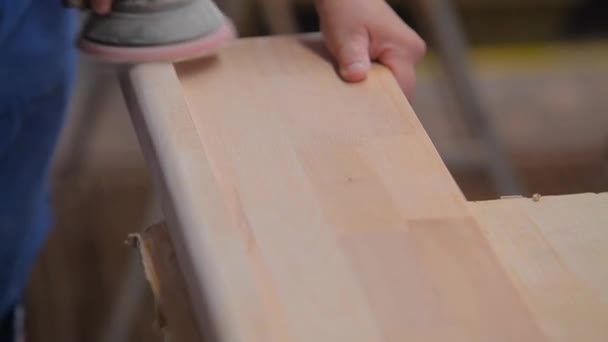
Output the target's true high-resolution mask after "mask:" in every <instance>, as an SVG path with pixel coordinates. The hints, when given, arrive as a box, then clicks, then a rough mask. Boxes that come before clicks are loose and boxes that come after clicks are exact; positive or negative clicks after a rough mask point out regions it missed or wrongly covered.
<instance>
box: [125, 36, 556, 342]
mask: <svg viewBox="0 0 608 342" xmlns="http://www.w3.org/2000/svg"><path fill="white" fill-rule="evenodd" d="M124 88H125V94H126V97H127V100H128V103H129V107H130V110H131V113H132V114H133V117H134V122H135V126H136V129H137V131H138V134H139V137H140V140H141V142H142V144H143V147H144V150H145V151H146V153H147V155H148V156H147V157H148V160H149V163H150V165H151V166H152V168H153V169H154V170H155V171H156V173H157V179H158V180H159V181H160V185H161V187H162V189H163V192H164V194H165V196H164V199H165V203H164V205H165V208H164V210H165V212H166V214H167V218H168V223H169V225H170V227H171V235H172V238H173V239H174V241H175V243H176V245H177V251H176V252H177V254H178V258H179V260H180V263H181V264H182V268H183V269H184V270H186V271H185V273H186V274H185V275H186V278H187V282H188V289H189V291H190V296H191V297H192V298H193V305H194V309H195V310H196V311H197V316H198V317H199V320H200V322H199V324H201V325H202V324H204V325H205V326H208V327H212V328H213V331H214V336H213V338H214V339H215V340H219V341H265V342H266V341H311V340H314V341H366V342H370V341H404V340H408V341H445V340H450V341H543V340H544V338H545V337H544V336H543V334H542V332H541V331H540V329H539V327H538V326H537V323H536V322H535V319H534V317H533V316H532V314H531V312H530V311H529V309H528V307H527V305H526V303H525V302H524V301H523V300H522V298H521V297H520V295H519V294H518V293H517V290H516V288H515V287H514V286H513V284H512V282H511V281H510V278H509V276H508V275H507V273H506V272H505V271H504V269H503V266H502V265H501V263H500V262H499V261H498V259H497V258H496V255H495V253H494V252H493V251H492V250H491V248H490V245H489V244H488V242H487V240H486V238H485V236H484V235H483V234H482V231H481V229H480V226H479V225H478V223H477V221H476V220H475V219H474V218H473V216H472V214H471V213H470V211H469V209H468V207H467V205H466V203H465V200H464V197H463V196H462V194H461V192H460V191H459V189H458V187H457V186H456V184H455V183H454V181H453V179H452V178H451V176H450V175H449V173H448V171H447V170H446V168H445V166H444V165H443V163H442V162H441V160H440V158H439V156H438V155H437V152H436V151H435V149H434V147H433V145H432V144H431V142H430V140H429V139H428V137H427V135H426V133H425V131H424V129H423V128H422V127H421V125H420V123H419V121H418V119H417V118H416V116H415V114H414V113H413V111H412V110H411V108H410V106H409V104H408V102H407V100H406V99H405V97H404V96H403V95H402V94H401V92H400V90H399V88H398V86H397V84H396V82H395V81H394V79H393V77H392V76H391V75H390V73H389V72H388V71H387V70H386V69H384V68H382V67H380V66H374V68H373V70H372V72H371V74H370V76H369V78H368V79H367V80H366V81H365V82H363V83H360V84H345V83H343V82H342V81H341V80H340V79H339V78H338V77H337V76H336V74H335V72H334V67H333V65H332V63H331V62H329V61H328V59H327V55H326V53H325V52H324V51H323V50H322V49H321V48H320V42H319V41H318V40H317V39H316V38H315V37H303V38H297V37H275V38H258V39H248V40H242V41H238V42H236V43H234V44H232V45H231V46H229V47H227V48H226V49H224V50H223V51H222V52H221V53H220V54H219V56H217V57H216V58H214V59H211V60H200V61H195V62H190V63H186V64H178V65H176V66H175V69H174V67H173V66H171V65H167V64H156V65H140V66H137V67H135V68H133V69H132V70H131V71H130V72H129V73H128V75H127V78H126V79H125V80H124ZM204 312H208V313H209V315H207V316H205V315H202V313H204ZM198 313H201V315H199V314H198ZM207 330H208V329H207Z"/></svg>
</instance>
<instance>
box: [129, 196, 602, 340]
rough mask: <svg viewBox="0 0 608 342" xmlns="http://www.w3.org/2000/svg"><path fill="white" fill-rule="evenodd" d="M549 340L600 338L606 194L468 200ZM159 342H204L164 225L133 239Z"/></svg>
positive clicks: (153, 227)
mask: <svg viewBox="0 0 608 342" xmlns="http://www.w3.org/2000/svg"><path fill="white" fill-rule="evenodd" d="M469 206H470V207H471V209H472V210H473V212H474V213H475V215H476V216H477V217H478V218H479V220H480V222H481V223H482V227H483V232H484V235H485V236H486V237H487V238H488V240H489V241H490V244H491V245H492V248H493V250H494V251H495V252H496V254H497V256H498V258H499V260H500V262H501V264H502V265H503V266H504V267H505V268H506V269H507V271H508V274H509V277H510V279H511V280H512V281H513V282H514V283H515V284H516V286H517V289H518V291H519V292H520V293H521V295H522V297H524V298H525V300H526V304H527V305H528V306H529V308H530V310H531V311H532V312H533V314H534V319H535V320H536V321H537V322H538V323H539V324H540V326H541V327H542V330H543V332H544V333H545V334H546V336H547V337H548V338H549V339H548V340H549V341H555V342H561V341H563V342H567V341H568V342H569V341H604V340H605V339H606V337H607V336H608V324H607V323H608V267H606V263H607V261H608V249H607V248H606V246H607V245H608V193H602V194H592V193H585V194H575V195H561V196H548V197H542V198H534V199H533V198H523V197H519V198H517V197H513V198H505V199H498V200H492V201H483V202H469ZM137 241H138V242H139V243H138V246H139V250H140V253H141V256H142V264H143V267H144V269H145V271H146V275H147V277H148V280H149V282H150V286H151V288H152V291H153V293H154V297H155V298H156V302H157V303H158V312H157V313H158V324H159V326H160V328H161V329H162V331H163V332H164V335H165V337H166V340H167V341H183V342H201V341H204V340H203V339H202V338H201V336H200V334H199V331H198V328H197V327H196V319H195V318H194V316H193V309H192V307H191V304H190V303H191V300H190V298H189V297H188V294H187V291H186V287H185V284H184V279H183V275H182V274H181V269H180V266H179V264H178V263H177V260H176V256H175V251H174V248H173V244H172V242H171V237H170V236H169V232H168V231H167V227H166V226H165V225H164V224H158V225H155V226H152V227H150V228H149V229H148V230H146V231H145V232H143V234H141V235H137Z"/></svg>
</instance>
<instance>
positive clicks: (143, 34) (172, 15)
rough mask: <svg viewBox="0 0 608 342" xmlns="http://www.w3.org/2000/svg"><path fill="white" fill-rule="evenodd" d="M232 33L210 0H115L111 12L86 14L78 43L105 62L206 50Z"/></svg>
mask: <svg viewBox="0 0 608 342" xmlns="http://www.w3.org/2000/svg"><path fill="white" fill-rule="evenodd" d="M72 1H73V0H72ZM78 1H81V0H78ZM235 37H236V31H235V29H234V26H233V25H232V23H231V22H230V20H229V19H227V18H226V17H225V16H224V14H223V13H222V12H221V11H220V10H219V9H218V7H217V6H216V5H215V3H214V2H213V0H114V2H113V3H112V10H111V11H110V13H108V14H104V15H101V14H98V13H92V14H91V15H90V16H89V19H88V20H87V22H86V23H85V25H84V28H83V30H82V33H81V36H80V39H79V41H78V43H77V45H78V47H79V48H80V49H81V50H82V51H83V52H85V53H87V54H88V55H91V56H93V57H95V58H97V59H100V60H102V61H107V62H116V63H143V62H174V61H183V60H187V59H192V58H197V57H201V56H205V55H209V54H211V53H213V52H215V50H216V48H218V47H219V46H220V45H222V43H224V42H226V41H228V40H231V39H233V38H235Z"/></svg>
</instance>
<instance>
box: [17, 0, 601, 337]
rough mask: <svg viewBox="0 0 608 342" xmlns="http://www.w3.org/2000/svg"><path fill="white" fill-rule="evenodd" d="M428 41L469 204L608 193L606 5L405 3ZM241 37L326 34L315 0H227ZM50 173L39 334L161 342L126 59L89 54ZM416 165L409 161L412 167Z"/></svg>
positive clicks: (435, 113) (427, 92) (424, 86)
mask: <svg viewBox="0 0 608 342" xmlns="http://www.w3.org/2000/svg"><path fill="white" fill-rule="evenodd" d="M391 5H393V6H394V8H395V9H396V11H397V12H398V13H399V14H400V15H401V16H402V17H403V18H404V19H405V20H406V21H407V22H408V23H409V24H411V25H412V26H413V27H415V29H416V30H417V31H419V32H420V34H421V35H422V36H423V37H424V38H425V39H426V40H427V42H428V45H429V54H428V56H427V57H426V59H425V61H424V63H423V65H422V66H420V68H419V73H418V85H417V89H416V95H415V97H414V98H412V99H411V101H412V104H413V106H414V109H415V111H416V113H417V114H418V115H419V117H420V119H421V121H422V123H423V125H424V127H425V129H426V130H427V132H428V133H429V135H430V136H431V138H432V140H433V142H434V143H435V145H436V146H437V148H438V149H439V151H440V153H441V155H442V158H444V160H445V162H446V164H447V165H448V167H449V169H450V171H451V172H452V174H453V175H454V177H455V178H456V180H457V182H458V184H459V186H460V187H461V188H462V190H463V192H464V193H465V195H466V197H467V198H468V199H469V200H482V199H492V198H497V197H499V196H500V195H501V194H504V193H509V192H510V191H513V190H516V191H517V193H521V194H522V195H531V194H534V193H540V194H543V195H550V194H566V193H580V192H603V191H608V96H606V89H607V88H606V84H607V82H608V41H607V40H606V38H608V20H606V18H607V17H608V16H607V15H608V2H606V1H604V0H587V1H584V0H458V1H456V0H454V1H451V2H450V1H447V0H407V1H392V2H391ZM220 6H221V7H222V8H223V9H224V10H225V11H226V13H227V14H228V15H229V16H230V17H231V18H232V19H233V20H234V22H235V24H236V25H237V28H238V30H239V32H240V34H241V36H257V35H266V34H278V33H292V32H304V31H315V30H317V18H316V15H315V11H314V8H313V7H312V3H311V1H309V0H293V1H288V0H241V1H239V0H230V1H228V0H225V1H222V2H221V3H220ZM77 84H78V86H77V91H76V94H75V96H74V100H73V104H72V109H71V113H70V117H69V120H68V127H67V129H66V130H65V131H64V134H63V138H62V141H61V144H60V147H59V149H58V151H57V155H56V159H55V165H54V169H53V175H52V177H53V178H52V184H53V200H54V206H55V208H56V211H57V221H56V225H55V227H54V230H53V232H52V235H51V237H50V239H49V243H48V245H47V247H46V248H45V249H44V251H43V253H42V254H41V255H40V257H39V258H38V263H37V267H36V270H35V272H34V274H33V276H32V279H31V282H30V283H31V285H30V288H29V290H28V295H27V311H26V313H27V325H28V338H29V339H28V341H31V342H38V341H45V342H52V341H61V342H83V341H85V342H86V341H100V342H106V341H112V342H122V341H152V342H153V341H160V340H161V335H160V332H159V329H158V328H157V322H156V318H157V317H156V316H155V307H154V303H153V298H152V295H151V293H150V291H149V288H148V286H147V283H146V281H145V279H144V277H143V274H142V271H141V267H140V264H139V259H138V255H137V253H136V251H135V250H134V249H133V248H131V247H129V246H128V245H126V244H125V243H123V242H124V241H125V240H126V238H127V236H128V234H129V233H133V232H138V231H141V230H142V229H144V228H145V227H147V226H149V225H151V224H153V223H155V222H156V221H157V220H158V219H159V217H160V213H159V209H158V203H157V197H156V196H155V193H154V190H153V187H152V184H151V181H150V177H149V175H148V172H147V170H146V166H145V164H144V160H143V158H142V156H141V151H140V149H139V146H138V143H137V140H136V138H135V135H134V132H133V128H132V126H131V123H130V119H129V116H128V114H127V111H126V108H125V105H124V103H123V99H122V95H121V93H120V90H119V87H118V84H117V80H116V70H115V69H114V68H113V67H112V66H109V65H102V64H97V63H96V62H94V61H92V60H89V59H86V58H84V57H83V58H82V60H81V63H80V66H79V78H78V82H77ZM404 172H407V170H404Z"/></svg>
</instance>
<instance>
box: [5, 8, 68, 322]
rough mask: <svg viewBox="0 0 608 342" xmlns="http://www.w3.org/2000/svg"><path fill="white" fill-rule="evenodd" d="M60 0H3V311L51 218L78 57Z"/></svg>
mask: <svg viewBox="0 0 608 342" xmlns="http://www.w3.org/2000/svg"><path fill="white" fill-rule="evenodd" d="M76 19H77V18H76V17H75V13H74V11H73V10H67V9H65V8H63V6H62V5H61V1H59V0H0V317H3V316H5V315H7V314H8V311H9V310H10V308H11V307H13V306H14V305H15V304H16V302H17V301H18V300H19V299H20V298H21V295H22V293H21V292H22V291H23V288H24V286H25V283H26V281H27V278H28V275H29V271H30V269H31V266H32V263H33V261H34V259H35V257H36V255H37V252H38V250H39V249H40V247H41V246H42V244H43V242H44V240H45V238H46V234H47V231H48V227H49V225H50V218H51V215H50V210H49V205H48V198H47V197H48V191H47V176H48V169H49V163H50V160H51V156H52V153H53V150H54V148H55V145H56V142H57V138H58V135H59V132H60V130H61V127H62V125H63V118H64V114H65V112H66V107H67V103H68V97H69V95H70V91H71V85H72V79H73V74H74V64H75V59H76V56H75V55H76V54H75V49H74V48H73V45H74V44H73V39H74V32H75V27H76Z"/></svg>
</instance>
